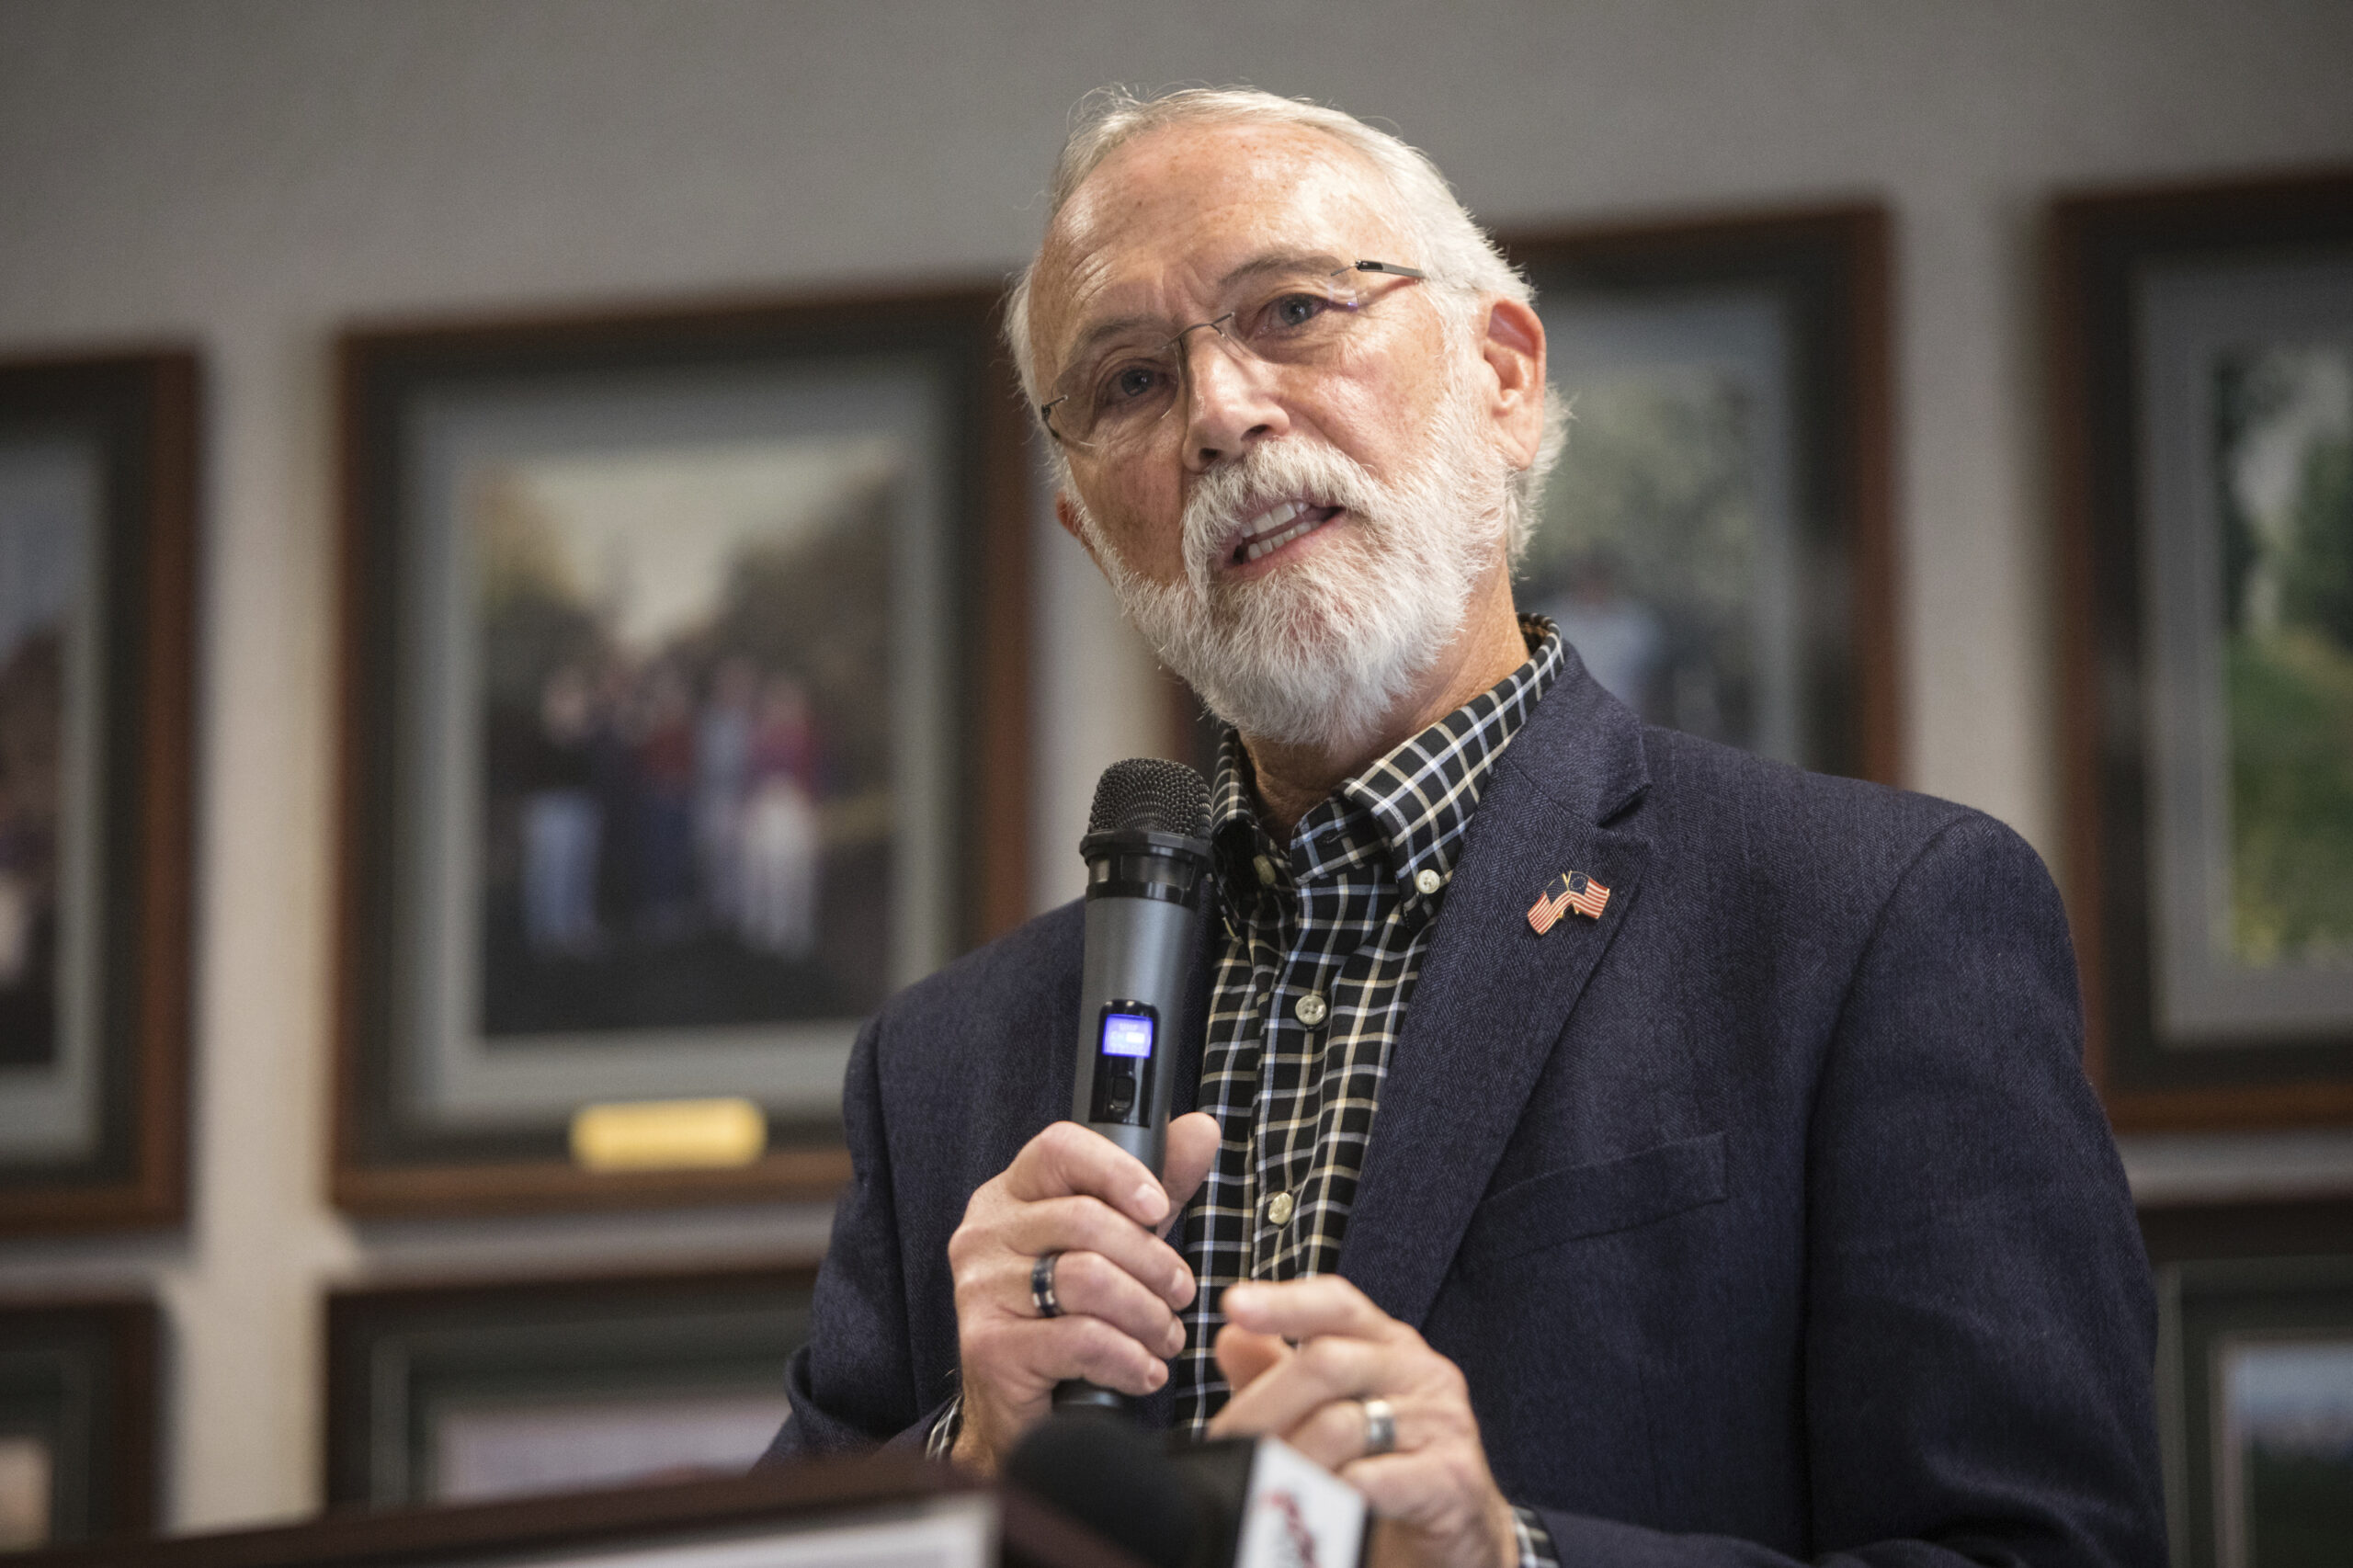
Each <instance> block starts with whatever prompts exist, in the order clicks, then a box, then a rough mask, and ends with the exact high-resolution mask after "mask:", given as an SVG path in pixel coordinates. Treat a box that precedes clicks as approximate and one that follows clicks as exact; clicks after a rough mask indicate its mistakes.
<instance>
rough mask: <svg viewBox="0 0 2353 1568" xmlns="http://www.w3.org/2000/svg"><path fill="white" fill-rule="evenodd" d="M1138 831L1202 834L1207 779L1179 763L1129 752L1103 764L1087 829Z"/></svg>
mask: <svg viewBox="0 0 2353 1568" xmlns="http://www.w3.org/2000/svg"><path fill="white" fill-rule="evenodd" d="M1137 829H1142V830H1144V831H1147V832H1152V833H1177V834H1182V835H1185V836H1186V837H1187V838H1207V837H1208V836H1209V835H1210V787H1209V782H1208V780H1206V779H1204V778H1202V777H1201V776H1200V775H1199V774H1198V773H1196V772H1194V771H1193V770H1192V769H1191V768H1189V767H1186V766H1185V765H1184V764H1183V763H1181V762H1169V761H1167V760H1165V758H1162V757H1157V756H1131V757H1130V758H1128V760H1127V761H1125V762H1115V763H1113V764H1112V765H1111V766H1110V767H1107V768H1105V769H1104V770H1103V777H1102V778H1099V779H1097V781H1096V784H1095V810H1094V811H1093V812H1090V813H1089V814H1088V816H1087V819H1086V831H1087V832H1088V833H1090V834H1094V833H1121V832H1133V831H1135V830H1137Z"/></svg>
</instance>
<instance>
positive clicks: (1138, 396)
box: [1038, 257, 1429, 451]
mask: <svg viewBox="0 0 2353 1568" xmlns="http://www.w3.org/2000/svg"><path fill="white" fill-rule="evenodd" d="M1325 259H1327V260H1328V259H1329V258H1328V257H1327V258H1325ZM1368 273H1382V274H1386V275H1388V276H1390V277H1393V278H1418V279H1422V280H1425V281H1426V280H1427V278H1428V277H1429V275H1428V274H1427V273H1425V272H1417V271H1415V269H1414V268H1412V267H1397V266H1393V265H1392V264H1391V263H1389V262H1385V261H1352V262H1349V263H1348V264H1347V266H1345V267H1333V268H1332V269H1330V270H1329V271H1326V270H1324V267H1323V266H1322V265H1321V264H1320V263H1316V264H1307V265H1302V266H1300V267H1296V268H1286V269H1282V270H1279V271H1276V272H1274V273H1272V274H1269V275H1267V276H1264V277H1261V278H1258V279H1256V281H1255V282H1254V283H1253V284H1252V285H1251V286H1250V289H1249V290H1248V293H1247V295H1246V297H1245V300H1244V301H1243V302H1242V303H1240V304H1237V305H1236V306H1235V307H1234V308H1233V309H1232V310H1230V311H1228V312H1225V313H1224V314H1223V315H1222V316H1216V317H1213V318H1211V320H1209V321H1204V322H1195V323H1194V324H1192V325H1191V326H1188V327H1187V328H1185V329H1184V330H1183V331H1182V332H1179V333H1177V334H1176V335H1175V336H1174V337H1170V338H1167V339H1165V340H1164V341H1162V342H1160V343H1159V344H1158V345H1157V346H1151V347H1147V346H1145V345H1143V344H1139V343H1132V342H1131V343H1120V342H1118V341H1116V340H1114V341H1113V342H1112V343H1110V344H1109V345H1108V346H1098V347H1094V348H1093V349H1092V350H1091V351H1090V352H1088V353H1086V354H1084V355H1082V357H1081V358H1078V359H1077V360H1076V361H1074V363H1073V364H1072V365H1071V366H1070V368H1069V369H1065V370H1064V371H1063V374H1062V375H1061V377H1060V378H1058V379H1057V380H1056V381H1055V382H1054V384H1053V388H1052V392H1053V394H1054V395H1053V396H1052V397H1051V398H1049V399H1048V400H1047V401H1045V402H1044V403H1040V404H1039V405H1038V417H1039V418H1040V419H1041V420H1043V421H1044V422H1045V426H1046V429H1047V430H1048V431H1049V432H1050V433H1051V435H1052V436H1053V437H1054V439H1056V440H1057V441H1060V442H1062V443H1063V445H1064V446H1066V447H1077V448H1081V449H1086V450H1089V451H1101V450H1104V449H1116V448H1121V447H1128V446H1133V445H1138V444H1141V443H1142V441H1144V440H1145V439H1146V438H1147V437H1149V436H1150V435H1151V433H1152V432H1153V430H1154V429H1155V428H1156V427H1157V426H1159V424H1160V421H1161V420H1162V418H1164V417H1165V415H1167V413H1168V411H1169V410H1170V409H1172V408H1174V407H1176V404H1177V403H1178V402H1180V401H1181V400H1182V396H1183V392H1184V388H1185V380H1186V376H1187V364H1188V360H1187V351H1186V347H1185V340H1186V339H1187V338H1188V337H1190V336H1191V335H1193V334H1194V333H1197V332H1199V331H1200V330H1201V329H1202V328H1204V327H1207V328H1208V329H1209V330H1210V331H1211V333H1213V334H1215V335H1216V336H1217V338H1218V341H1219V342H1221V343H1222V344H1224V345H1225V347H1226V348H1227V350H1228V351H1229V352H1231V353H1232V354H1233V356H1234V357H1235V358H1238V359H1241V360H1242V361H1244V362H1245V363H1248V362H1250V361H1252V360H1259V361H1263V362H1265V363H1267V364H1270V365H1313V364H1317V363H1319V362H1323V361H1327V360H1329V359H1330V358H1333V356H1334V355H1335V353H1336V350H1338V349H1339V347H1341V346H1342V345H1343V344H1345V343H1346V342H1347V339H1348V336H1349V335H1350V334H1351V333H1352V332H1354V331H1355V330H1356V327H1357V326H1358V324H1359V323H1360V322H1362V321H1363V319H1364V312H1365V308H1366V307H1367V306H1368V305H1370V303H1371V302H1372V301H1374V300H1375V299H1377V298H1379V297H1380V293H1381V290H1376V289H1375V287H1374V285H1373V282H1372V280H1371V279H1370V278H1368V277H1366V276H1365V275H1366V274H1368Z"/></svg>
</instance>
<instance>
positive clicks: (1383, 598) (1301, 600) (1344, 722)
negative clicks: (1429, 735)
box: [1071, 386, 1511, 750]
mask: <svg viewBox="0 0 2353 1568" xmlns="http://www.w3.org/2000/svg"><path fill="white" fill-rule="evenodd" d="M1510 477H1511V470H1510V468H1509V465H1508V464H1507V463H1506V461H1505V460H1504V458H1503V456H1502V454H1501V453H1499V452H1498V451H1496V450H1495V447H1494V445H1493V443H1492V441H1491V440H1490V439H1489V437H1487V435H1486V433H1485V432H1484V431H1483V429H1482V428H1481V426H1480V425H1479V424H1478V423H1477V421H1476V419H1475V415H1474V412H1473V408H1472V403H1471V394H1470V392H1469V389H1468V387H1467V386H1466V387H1458V388H1456V389H1453V390H1450V391H1449V393H1448V395H1447V397H1446V398H1445V400H1444V402H1443V403H1442V405H1441V407H1440V409H1439V412H1438V420H1437V423H1436V426H1435V427H1434V428H1433V429H1432V431H1431V433H1430V443H1429V448H1428V450H1427V452H1426V453H1424V454H1423V456H1422V458H1421V460H1419V461H1418V462H1416V463H1415V464H1414V465H1413V466H1412V467H1411V468H1410V469H1408V470H1407V471H1406V472H1405V473H1404V475H1403V476H1402V477H1400V478H1399V479H1398V480H1396V481H1395V482H1394V483H1386V484H1384V483H1381V481H1379V480H1377V479H1375V478H1374V477H1373V476H1372V474H1371V473H1370V472H1367V471H1366V469H1365V468H1364V466H1363V465H1362V464H1360V463H1358V462H1357V461H1356V460H1354V459H1352V458H1349V457H1347V455H1346V454H1344V453H1342V452H1340V451H1337V450H1336V449H1333V448H1332V447H1330V446H1327V445H1325V444H1324V443H1323V442H1321V441H1314V442H1310V441H1308V440H1306V439H1304V438H1301V437H1284V438H1281V439H1278V440H1272V441H1267V442H1263V443H1261V444H1259V445H1257V446H1256V447H1253V448H1251V449H1249V450H1248V451H1247V452H1246V454H1245V456H1243V457H1241V458H1239V459H1236V460H1233V461H1232V462H1229V463H1223V464H1221V465H1220V466H1219V467H1218V468H1216V469H1215V470H1213V471H1212V472H1211V473H1210V474H1209V475H1208V476H1207V477H1206V478H1204V479H1203V480H1202V481H1201V483H1200V486H1199V489H1197V490H1196V491H1195V492H1194V493H1193V497H1192V500H1191V502H1190V503H1189V504H1188V506H1186V508H1185V518H1184V529H1185V533H1184V557H1185V581H1183V582H1181V583H1170V584H1161V583H1154V582H1149V581H1147V580H1145V579H1144V578H1142V576H1139V575H1138V574H1136V573H1135V572H1133V571H1132V570H1131V569H1130V568H1129V566H1128V564H1127V563H1126V562H1124V561H1122V560H1120V557H1119V554H1118V552H1117V551H1114V550H1113V549H1112V548H1111V546H1110V543H1109V540H1108V539H1107V538H1106V537H1105V535H1104V533H1103V531H1102V529H1101V528H1100V527H1099V526H1098V525H1097V522H1096V520H1095V518H1094V517H1092V516H1091V515H1090V514H1089V513H1088V512H1087V511H1086V506H1085V505H1084V504H1083V503H1081V502H1079V500H1078V499H1077V497H1076V496H1075V495H1074V496H1072V497H1071V504H1072V506H1074V508H1075V509H1076V511H1077V513H1078V518H1079V526H1080V528H1082V530H1083V531H1084V532H1085V533H1086V538H1087V540H1088V542H1089V543H1091V544H1092V545H1093V546H1094V547H1095V554H1096V558H1097V561H1099V562H1101V563H1102V567H1103V572H1104V574H1105V575H1106V576H1107V577H1108V578H1109V579H1110V582H1111V587H1112V589H1113V591H1114V592H1115V593H1117V594H1118V596H1119V598H1120V606H1121V608H1124V609H1125V610H1126V611H1127V615H1128V619H1130V620H1131V621H1133V622H1134V623H1135V626H1136V628H1137V630H1138V631H1142V633H1143V635H1144V637H1145V639H1146V641H1148V642H1151V644H1152V645H1153V648H1154V650H1155V651H1156V652H1157V653H1159V655H1160V657H1161V660H1162V662H1163V663H1165V665H1167V666H1168V667H1169V668H1170V669H1172V670H1174V671H1176V673H1177V674H1178V675H1180V676H1184V678H1185V679H1186V680H1187V681H1188V682H1189V683H1191V685H1192V687H1193V689H1194V690H1195V691H1197V692H1199V694H1200V697H1201V699H1202V700H1203V701H1204V702H1206V703H1208V704H1209V706H1210V710H1211V711H1212V712H1214V713H1216V714H1217V715H1218V716H1219V717H1220V718H1222V719H1223V720H1225V721H1226V722H1228V723H1231V724H1232V725H1233V727H1234V728H1236V729H1238V730H1240V731H1241V732H1242V733H1244V734H1245V735H1248V736H1250V737H1252V738H1253V739H1258V740H1266V741H1270V742H1273V743H1275V744H1282V745H1304V746H1314V747H1317V748H1319V749H1330V750H1350V749H1354V748H1356V747H1358V746H1359V745H1360V744H1363V743H1364V742H1365V741H1366V740H1368V739H1369V738H1370V737H1372V736H1374V735H1375V734H1377V733H1379V731H1380V728H1381V724H1382V722H1383V721H1384V720H1386V719H1387V718H1388V717H1389V716H1390V715H1391V713H1392V711H1393V710H1395V708H1396V707H1397V705H1398V703H1399V702H1400V700H1401V699H1404V698H1405V697H1406V696H1407V695H1408V694H1410V693H1411V692H1412V691H1413V690H1414V687H1415V685H1416V684H1417V683H1418V682H1419V681H1420V680H1421V678H1422V677H1423V676H1427V674H1428V673H1429V672H1430V669H1431V667H1432V666H1433V665H1436V664H1437V662H1438V655H1439V654H1440V653H1444V652H1445V650H1446V648H1447V645H1448V644H1449V643H1450V642H1452V641H1453V640H1454V636H1455V634H1456V632H1458V631H1461V626H1462V619H1463V616H1464V614H1465V612H1466V611H1467V610H1468V608H1469V606H1470V600H1471V592H1472V588H1473V587H1474V586H1476V585H1477V583H1478V580H1479V577H1480V574H1482V573H1483V572H1484V571H1486V570H1487V569H1488V568H1489V567H1490V566H1491V565H1493V564H1494V563H1495V562H1496V561H1497V560H1498V559H1499V558H1500V556H1501V554H1502V551H1503V547H1504V536H1505V532H1506V499H1505V498H1506V487H1507V485H1508V483H1509V481H1510ZM1290 496H1308V497H1312V498H1313V499H1314V500H1315V501H1316V502H1318V503H1319V504H1321V505H1324V506H1343V507H1346V508H1347V516H1345V517H1335V518H1334V519H1333V520H1332V521H1331V522H1329V523H1326V524H1324V527H1325V528H1342V529H1346V530H1347V535H1348V537H1345V538H1336V539H1332V540H1324V542H1323V544H1322V545H1321V546H1320V547H1319V548H1316V549H1313V550H1311V551H1308V552H1307V554H1306V555H1305V556H1304V558H1302V560H1299V561H1296V562H1285V563H1283V564H1282V565H1280V566H1279V567H1278V568H1277V569H1276V570H1275V571H1273V572H1271V573H1269V574H1267V575H1266V576H1263V577H1259V578H1256V579H1255V580H1253V581H1249V582H1233V581H1222V580H1220V578H1219V577H1218V575H1217V570H1216V569H1217V565H1218V559H1217V558H1218V556H1219V555H1220V554H1221V553H1222V551H1230V550H1231V549H1232V548H1233V540H1234V537H1235V534H1236V531H1237V529H1238V528H1239V527H1240V525H1242V524H1244V523H1245V522H1247V521H1248V520H1249V518H1250V517H1251V516H1253V515H1255V514H1256V512H1257V511H1258V510H1259V509H1261V508H1263V507H1265V506H1267V505H1269V504H1270V503H1272V502H1274V501H1277V500H1280V499H1283V498H1286V497H1290ZM1245 509H1246V510H1245Z"/></svg>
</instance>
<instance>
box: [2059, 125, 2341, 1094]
mask: <svg viewBox="0 0 2353 1568" xmlns="http://www.w3.org/2000/svg"><path fill="white" fill-rule="evenodd" d="M2324 246H2325V247H2329V248H2331V249H2332V250H2335V251H2339V252H2341V254H2343V255H2345V256H2353V171H2345V170H2337V171H2330V172H2324V173H2315V174H2311V175H2300V176H2285V177H2278V178H2267V179H2255V180H2244V181H2233V182H2228V183H2214V184H2204V185H2194V186H2181V187H2167V188H2160V189H2139V190H2129V191H2114V192H2100V193H2095V194H2087V195H2082V196H2075V197H2070V198H2066V199H2062V200H2060V201H2059V202H2057V203H2056V204H2055V205H2054V206H2053V208H2052V220H2051V230H2050V249H2049V267H2050V271H2049V277H2048V285H2047V286H2048V302H2047V309H2048V313H2049V323H2050V330H2051V354H2052V360H2051V384H2052V400H2053V410H2052V412H2053V415H2054V417H2053V420H2052V431H2053V441H2054V449H2053V457H2054V460H2055V468H2056V480H2057V496H2058V514H2059V515H2058V524H2059V544H2060V568H2061V569H2060V591H2061V601H2060V609H2059V616H2058V622H2059V631H2060V640H2061V664H2062V669H2063V685H2062V699H2061V723H2062V733H2061V735H2060V755H2061V757H2062V759H2063V766H2064V768H2065V816H2066V826H2067V858H2066V871H2067V892H2068V910H2069V916H2070V919H2071V921H2072V923H2073V925H2074V927H2075V951H2076V953H2077V955H2078V962H2079V964H2080V966H2081V969H2082V973H2083V983H2084V1010H2085V1016H2086V1052H2085V1060H2086V1068H2087V1070H2088V1071H2089V1072H2090V1074H2091V1076H2092V1081H2093V1082H2094V1083H2095V1084H2096V1085H2098V1087H2099V1090H2100V1094H2101V1097H2102V1098H2103V1100H2104V1101H2105V1102H2106V1104H2107V1107H2108V1113H2109V1119H2110V1120H2111V1121H2112V1122H2113V1123H2114V1124H2115V1125H2116V1127H2117V1128H2118V1129H2120V1130H2121V1131H2139V1130H2162V1129H2189V1128H2206V1127H2262V1126H2287V1125H2294V1124H2300V1123H2302V1124H2311V1123H2325V1122H2347V1121H2353V1031H2348V1032H2347V1035H2346V1037H2345V1038H2344V1039H2343V1040H2336V1041H2329V1042H2322V1043H2316V1044H2313V1043H2302V1044H2289V1043H2281V1044H2278V1045H2263V1044H2246V1045H2234V1046H2233V1047H2232V1048H2231V1049H2230V1050H2228V1051H2200V1052H2198V1053H2196V1055H2197V1057H2198V1060H2194V1061H2186V1060H2182V1059H2181V1057H2180V1053H2173V1055H2172V1059H2170V1060H2168V1059H2166V1058H2165V1055H2162V1054H2161V1052H2160V1048H2159V1047H2158V1046H2157V1045H2156V1042H2155V1034H2154V996H2153V992H2154V983H2153V975H2152V953H2151V946H2152V932H2151V921H2150V908H2149V906H2150V898H2151V893H2150V885H2149V875H2150V873H2149V866H2148V859H2147V853H2146V848H2145V846H2146V843H2147V836H2146V834H2147V824H2148V812H2149V810H2150V804H2149V796H2148V785H2147V767H2148V764H2147V760H2146V757H2145V756H2144V753H2143V734H2144V731H2145V726H2144V723H2143V718H2142V715H2141V712H2140V702H2141V689H2142V687H2141V672H2142V670H2143V643H2144V641H2145V639H2146V637H2147V628H2146V622H2145V618H2144V607H2143V603H2142V593H2143V584H2142V573H2141V554H2142V552H2141V544H2140V529H2141V526H2142V517H2141V501H2140V494H2139V483H2138V479H2137V474H2136V467H2135V465H2136V460H2137V437H2136V431H2137V429H2138V428H2139V422H2140V414H2141V408H2140V392H2139V388H2138V386H2137V384H2136V375H2135V353H2134V343H2133V320H2132V306H2131V298H2132V285H2133V279H2134V278H2135V276H2136V275H2137V273H2138V272H2139V270H2140V269H2141V268H2142V267H2144V266H2145V265H2148V264H2150V263H2164V262H2168V261H2178V260H2188V259H2194V258H2205V257H2211V258H2213V259H2215V260H2229V259H2234V258H2246V259H2253V260H2261V259H2265V258H2267V257H2268V256H2279V255H2283V254H2293V253H2296V252H2299V251H2308V250H2313V249H2317V248H2319V247H2324Z"/></svg>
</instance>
